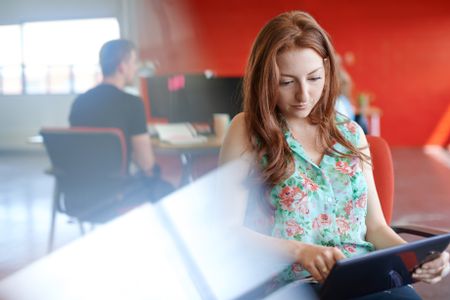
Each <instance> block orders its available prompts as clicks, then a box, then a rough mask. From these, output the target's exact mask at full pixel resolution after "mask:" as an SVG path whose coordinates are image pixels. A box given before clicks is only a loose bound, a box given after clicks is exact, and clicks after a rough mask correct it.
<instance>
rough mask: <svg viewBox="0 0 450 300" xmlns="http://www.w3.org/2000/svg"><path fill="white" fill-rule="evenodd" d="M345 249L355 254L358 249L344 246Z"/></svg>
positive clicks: (352, 246)
mask: <svg viewBox="0 0 450 300" xmlns="http://www.w3.org/2000/svg"><path fill="white" fill-rule="evenodd" d="M344 249H345V250H347V252H350V253H355V252H356V247H355V246H354V245H344Z"/></svg>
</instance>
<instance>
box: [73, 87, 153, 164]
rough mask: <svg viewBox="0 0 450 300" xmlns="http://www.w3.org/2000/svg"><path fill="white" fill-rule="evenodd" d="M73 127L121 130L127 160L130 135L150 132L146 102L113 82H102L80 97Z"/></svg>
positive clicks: (76, 101)
mask: <svg viewBox="0 0 450 300" xmlns="http://www.w3.org/2000/svg"><path fill="white" fill-rule="evenodd" d="M69 122H70V126H84V127H113V128H119V129H122V131H123V133H124V135H125V139H126V142H127V149H128V151H127V154H128V158H127V159H128V163H129V162H130V158H131V150H132V149H131V137H132V136H134V135H138V134H142V133H146V132H147V119H146V117H145V109H144V104H143V103H142V101H141V99H140V98H139V97H136V96H133V95H131V94H128V93H125V92H124V91H122V90H120V89H118V88H117V87H115V86H113V85H110V84H100V85H98V86H96V87H94V88H93V89H90V90H89V91H87V92H86V93H84V94H82V95H80V96H78V97H77V98H76V99H75V101H74V103H73V104H72V108H71V110H70V116H69Z"/></svg>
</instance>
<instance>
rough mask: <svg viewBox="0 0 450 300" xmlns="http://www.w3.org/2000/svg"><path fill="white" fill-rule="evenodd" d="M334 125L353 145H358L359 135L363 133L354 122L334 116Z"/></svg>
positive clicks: (341, 116)
mask: <svg viewBox="0 0 450 300" xmlns="http://www.w3.org/2000/svg"><path fill="white" fill-rule="evenodd" d="M336 125H337V128H338V130H339V131H340V132H341V133H342V134H343V135H344V137H345V138H346V139H347V140H349V141H350V142H351V143H352V144H354V145H359V144H360V137H361V133H362V132H363V130H362V128H361V126H359V124H358V123H356V122H355V121H352V120H350V119H349V118H347V117H346V116H344V115H341V114H339V113H337V114H336Z"/></svg>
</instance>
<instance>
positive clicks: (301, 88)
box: [295, 83, 307, 101]
mask: <svg viewBox="0 0 450 300" xmlns="http://www.w3.org/2000/svg"><path fill="white" fill-rule="evenodd" d="M295 98H296V99H297V100H298V101H304V100H306V99H307V89H306V87H305V85H303V84H300V83H299V84H297V89H296V91H295Z"/></svg>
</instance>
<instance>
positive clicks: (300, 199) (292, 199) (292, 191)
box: [278, 186, 309, 213]
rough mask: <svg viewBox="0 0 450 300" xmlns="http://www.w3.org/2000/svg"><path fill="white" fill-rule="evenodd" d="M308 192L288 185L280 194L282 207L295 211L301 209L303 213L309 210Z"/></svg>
mask: <svg viewBox="0 0 450 300" xmlns="http://www.w3.org/2000/svg"><path fill="white" fill-rule="evenodd" d="M306 195H307V194H306V193H305V192H303V191H301V190H300V189H299V188H298V187H290V186H287V187H285V188H283V189H282V190H281V192H280V194H279V195H278V196H279V197H280V198H281V200H280V205H281V208H282V209H284V210H287V211H294V210H297V209H300V210H301V211H302V212H303V213H305V211H308V213H309V210H308V208H307V207H306V200H307V198H306Z"/></svg>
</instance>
